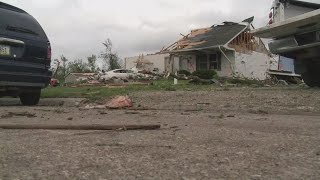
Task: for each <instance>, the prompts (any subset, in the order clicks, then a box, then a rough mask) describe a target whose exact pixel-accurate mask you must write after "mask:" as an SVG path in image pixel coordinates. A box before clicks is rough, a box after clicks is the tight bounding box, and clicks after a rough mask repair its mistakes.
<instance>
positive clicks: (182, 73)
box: [178, 70, 191, 76]
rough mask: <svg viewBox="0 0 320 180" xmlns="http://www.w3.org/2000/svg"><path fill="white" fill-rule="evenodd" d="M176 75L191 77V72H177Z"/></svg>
mask: <svg viewBox="0 0 320 180" xmlns="http://www.w3.org/2000/svg"><path fill="white" fill-rule="evenodd" d="M178 74H181V75H186V76H191V72H189V71H187V70H181V71H178Z"/></svg>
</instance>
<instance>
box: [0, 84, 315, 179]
mask: <svg viewBox="0 0 320 180" xmlns="http://www.w3.org/2000/svg"><path fill="white" fill-rule="evenodd" d="M130 97H131V98H132V99H133V101H134V104H135V106H139V107H146V108H147V109H148V110H84V109H83V108H82V107H83V106H81V105H80V107H78V106H79V102H80V101H81V100H79V99H54V100H53V99H43V100H42V102H41V104H40V105H39V106H36V107H22V106H20V105H19V102H18V101H17V100H16V99H13V100H11V99H1V100H0V125H1V124H46V125H55V124H57V125H66V124H67V125H68V124H70V125H76V124H89V125H91V124H103V125H125V124H160V125H161V129H160V130H152V131H62V130H58V131H57V130H3V129H2V130H1V129H0V142H1V143H0V179H1V180H7V179H8V180H9V179H10V180H11V179H59V180H60V179H182V180H186V179H320V133H319V132H320V90H319V89H306V88H234V89H216V90H212V91H201V92H189V91H187V92H179V91H177V92H147V93H146V92H139V93H132V94H130Z"/></svg>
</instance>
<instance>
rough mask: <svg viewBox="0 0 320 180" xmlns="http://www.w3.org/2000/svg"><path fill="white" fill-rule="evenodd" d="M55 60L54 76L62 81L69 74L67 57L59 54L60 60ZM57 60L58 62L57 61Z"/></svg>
mask: <svg viewBox="0 0 320 180" xmlns="http://www.w3.org/2000/svg"><path fill="white" fill-rule="evenodd" d="M56 61H57V64H58V66H57V70H56V71H57V72H56V78H57V79H58V80H59V81H60V82H62V83H64V81H65V79H66V77H67V76H68V75H69V72H70V71H69V68H68V61H69V60H68V59H67V58H66V57H65V56H64V55H61V56H60V60H56ZM58 61H59V62H58Z"/></svg>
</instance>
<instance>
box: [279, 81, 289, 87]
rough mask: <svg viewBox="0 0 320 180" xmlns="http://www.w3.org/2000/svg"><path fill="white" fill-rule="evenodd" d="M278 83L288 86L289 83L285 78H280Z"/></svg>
mask: <svg viewBox="0 0 320 180" xmlns="http://www.w3.org/2000/svg"><path fill="white" fill-rule="evenodd" d="M278 83H279V84H280V85H283V86H288V85H289V84H288V83H287V81H285V80H279V81H278Z"/></svg>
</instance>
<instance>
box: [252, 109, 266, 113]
mask: <svg viewBox="0 0 320 180" xmlns="http://www.w3.org/2000/svg"><path fill="white" fill-rule="evenodd" d="M248 112H249V113H252V114H269V112H268V111H265V110H262V109H250V110H249V111H248Z"/></svg>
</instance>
